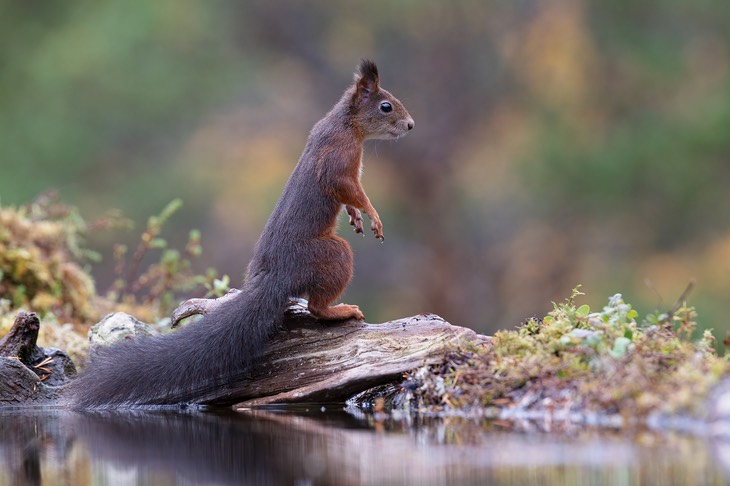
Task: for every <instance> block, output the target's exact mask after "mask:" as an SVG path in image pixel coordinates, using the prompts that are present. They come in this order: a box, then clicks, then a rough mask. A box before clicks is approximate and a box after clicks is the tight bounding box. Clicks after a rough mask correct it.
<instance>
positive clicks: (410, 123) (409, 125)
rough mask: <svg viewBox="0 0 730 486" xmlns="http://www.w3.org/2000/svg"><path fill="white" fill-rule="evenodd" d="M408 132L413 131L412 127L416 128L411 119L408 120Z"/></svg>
mask: <svg viewBox="0 0 730 486" xmlns="http://www.w3.org/2000/svg"><path fill="white" fill-rule="evenodd" d="M407 125H408V130H413V127H415V126H416V122H414V121H413V118H411V119H409V120H408V124H407Z"/></svg>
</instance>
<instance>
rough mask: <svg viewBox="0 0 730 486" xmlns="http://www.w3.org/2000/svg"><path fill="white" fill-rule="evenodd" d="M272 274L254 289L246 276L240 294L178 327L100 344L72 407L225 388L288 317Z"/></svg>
mask: <svg viewBox="0 0 730 486" xmlns="http://www.w3.org/2000/svg"><path fill="white" fill-rule="evenodd" d="M268 280H269V282H258V285H257V286H256V288H253V287H252V286H251V285H250V283H248V282H247V283H246V284H245V285H244V287H243V289H242V290H241V293H240V294H239V295H238V296H237V297H236V298H234V299H232V300H230V301H227V302H223V303H222V305H221V306H220V307H219V308H218V309H216V310H215V311H213V312H212V313H211V314H208V315H205V316H204V317H203V318H202V319H200V320H199V321H197V322H195V323H192V324H190V325H188V326H185V327H183V328H182V329H179V330H177V331H175V332H172V333H170V334H165V335H161V336H154V337H151V338H139V339H133V340H130V341H125V342H121V343H118V344H114V345H112V346H110V347H108V348H104V349H100V350H98V351H97V352H96V353H95V354H94V355H93V357H92V359H91V362H90V363H89V365H88V366H87V368H86V369H85V370H84V371H83V372H82V373H81V374H80V375H79V377H78V378H76V379H75V380H74V381H73V382H72V383H71V384H70V385H69V388H68V391H67V392H66V394H67V396H68V398H69V401H70V404H71V406H72V407H73V408H76V409H90V408H116V407H134V406H143V405H171V404H178V403H185V402H189V401H192V400H194V399H195V398H196V397H200V396H201V394H203V393H204V392H205V391H206V390H215V389H217V388H220V387H223V386H226V385H227V384H229V382H230V381H231V380H232V379H233V378H234V377H236V376H240V375H241V374H242V373H244V372H245V371H246V370H247V369H248V368H250V366H251V364H252V361H253V359H255V358H256V357H257V356H259V355H260V354H261V353H262V352H263V350H264V347H265V346H266V343H267V341H268V338H269V335H270V334H271V332H272V331H273V330H274V329H275V328H276V327H277V326H278V325H279V324H280V323H281V322H282V319H283V314H284V308H285V305H286V302H287V298H288V296H287V295H285V294H284V291H283V289H280V288H275V287H276V286H275V284H273V282H272V280H273V279H268ZM270 282H271V283H270ZM262 284H263V285H262ZM266 284H269V285H266ZM272 284H273V285H272Z"/></svg>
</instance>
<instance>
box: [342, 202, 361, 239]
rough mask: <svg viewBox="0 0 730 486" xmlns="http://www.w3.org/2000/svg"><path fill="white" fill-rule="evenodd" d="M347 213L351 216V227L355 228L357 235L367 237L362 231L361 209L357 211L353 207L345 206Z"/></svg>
mask: <svg viewBox="0 0 730 486" xmlns="http://www.w3.org/2000/svg"><path fill="white" fill-rule="evenodd" d="M345 211H347V214H348V215H349V216H350V225H351V226H354V227H355V233H360V234H362V235H363V236H364V235H365V234H364V232H363V229H362V213H360V210H359V209H355V208H353V207H352V206H345Z"/></svg>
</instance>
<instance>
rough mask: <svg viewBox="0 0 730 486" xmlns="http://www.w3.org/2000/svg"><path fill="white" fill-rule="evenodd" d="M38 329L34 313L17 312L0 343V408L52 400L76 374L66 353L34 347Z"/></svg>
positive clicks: (37, 320) (38, 325) (38, 322)
mask: <svg viewBox="0 0 730 486" xmlns="http://www.w3.org/2000/svg"><path fill="white" fill-rule="evenodd" d="M39 329H40V320H39V319H38V316H37V315H36V314H35V313H34V312H19V313H18V315H17V316H16V318H15V322H14V323H13V326H12V327H11V328H10V331H8V333H7V334H6V335H5V337H3V338H2V340H0V404H3V403H4V404H8V403H9V404H20V403H25V402H29V401H32V402H38V401H46V400H52V399H54V398H56V397H57V396H58V394H59V390H60V389H59V386H60V385H63V384H64V383H65V382H66V381H67V380H68V378H69V376H73V375H74V374H75V373H76V368H75V367H74V364H73V362H72V361H71V359H70V358H69V357H68V355H67V354H66V353H64V352H63V351H61V350H59V349H55V348H49V349H44V348H42V347H40V346H38V345H37V344H36V342H37V340H38V330H39Z"/></svg>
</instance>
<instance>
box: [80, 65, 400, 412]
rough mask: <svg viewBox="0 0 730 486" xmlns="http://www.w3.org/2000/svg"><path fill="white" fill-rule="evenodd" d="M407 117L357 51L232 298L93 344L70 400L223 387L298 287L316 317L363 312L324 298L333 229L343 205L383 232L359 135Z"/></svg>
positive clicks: (337, 247)
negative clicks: (165, 325) (186, 319)
mask: <svg viewBox="0 0 730 486" xmlns="http://www.w3.org/2000/svg"><path fill="white" fill-rule="evenodd" d="M413 126H414V122H413V118H411V116H410V115H409V114H408V111H406V109H405V107H404V106H403V104H402V103H401V102H400V101H399V100H398V99H397V98H395V97H394V96H393V95H392V94H390V93H389V92H388V91H386V90H384V89H383V88H381V87H380V78H379V75H378V68H377V67H376V65H375V63H373V62H372V61H369V60H363V61H362V62H361V63H360V65H359V66H358V69H357V72H356V73H355V79H354V83H353V84H352V85H351V86H350V87H349V88H348V89H347V90H346V91H345V93H344V94H343V96H342V98H340V100H339V101H338V102H337V104H335V106H334V107H333V108H332V109H331V110H330V112H329V113H327V115H325V117H324V118H322V119H321V120H320V121H319V122H317V123H316V124H315V125H314V127H313V128H312V131H311V133H310V134H309V138H308V139H307V143H306V146H305V147H304V152H303V153H302V156H301V158H300V159H299V162H298V163H297V165H296V167H295V168H294V171H293V172H292V174H291V176H290V177H289V180H288V181H287V183H286V186H285V187H284V192H283V193H282V195H281V197H280V198H279V201H278V203H277V204H276V207H275V208H274V211H273V212H272V214H271V216H270V217H269V220H268V222H267V223H266V226H265V227H264V230H263V232H262V234H261V236H260V237H259V240H258V242H257V243H256V247H255V250H254V255H253V258H252V259H251V262H250V263H249V265H248V272H247V276H246V279H245V281H244V284H243V287H242V288H241V292H240V293H239V294H238V295H237V296H236V298H234V299H232V300H230V301H228V302H225V303H223V304H222V305H221V306H220V307H219V308H217V309H216V310H215V311H213V312H211V313H210V314H207V315H205V316H203V318H202V319H201V320H200V321H198V322H195V323H193V324H191V325H188V326H185V327H183V328H182V329H180V330H178V331H176V332H173V333H170V334H167V335H163V336H155V337H151V338H139V339H134V340H130V341H126V342H122V343H118V344H115V345H113V346H110V347H108V348H104V349H100V350H98V351H97V352H96V353H95V354H94V356H93V357H92V360H91V362H90V363H89V365H88V367H87V369H86V370H85V371H84V372H82V373H81V374H80V375H79V377H78V378H77V379H76V380H74V382H73V383H72V384H71V385H70V386H69V389H68V392H67V393H68V395H67V396H68V398H69V401H70V404H71V406H72V407H74V408H77V409H89V408H116V407H135V406H149V405H174V404H183V403H188V402H190V401H191V400H194V399H195V397H199V396H201V394H203V393H204V392H205V391H206V390H212V389H220V388H225V387H226V386H228V385H230V384H231V383H233V382H234V381H235V380H236V379H240V378H241V377H243V376H245V374H246V373H247V372H248V371H249V370H250V367H251V365H252V364H253V363H254V361H255V359H256V358H257V357H258V356H259V355H260V354H261V353H262V351H263V350H264V348H265V346H266V343H267V341H268V339H269V337H270V335H271V333H272V332H273V331H274V330H276V328H277V327H279V326H280V325H281V324H282V322H283V318H284V311H285V307H286V304H287V302H288V300H289V299H290V298H291V297H306V298H307V299H308V300H309V312H311V314H312V315H313V316H315V317H316V318H318V319H324V320H344V319H364V316H363V313H362V312H361V311H360V309H359V307H358V306H356V305H347V304H339V305H333V303H334V302H336V301H337V299H338V298H339V297H340V296H341V295H342V293H343V292H344V291H345V288H346V287H347V285H348V284H349V283H350V280H351V278H352V273H353V256H352V249H351V248H350V245H349V244H348V243H347V241H345V240H344V239H342V238H340V237H339V236H337V235H336V234H335V232H336V229H337V216H338V215H339V214H340V212H341V211H342V209H343V207H344V208H345V211H346V212H347V214H348V215H349V223H350V225H352V226H354V229H355V231H356V232H358V233H362V232H363V226H362V224H363V219H362V213H365V214H366V215H368V216H369V218H370V221H371V224H370V228H371V229H372V231H373V233H374V234H375V237H376V238H378V239H380V240H381V241H382V240H383V238H384V237H383V224H382V222H381V221H380V217H379V216H378V212H377V211H376V210H375V208H374V207H373V205H372V204H371V203H370V199H368V196H367V195H366V194H365V190H364V189H363V187H362V184H361V182H360V176H361V171H362V155H363V144H364V142H365V140H368V139H397V138H399V137H402V136H403V135H405V134H406V133H408V131H410V130H411V129H412V128H413ZM361 212H362V213H361Z"/></svg>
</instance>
